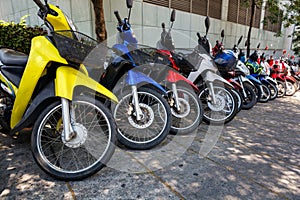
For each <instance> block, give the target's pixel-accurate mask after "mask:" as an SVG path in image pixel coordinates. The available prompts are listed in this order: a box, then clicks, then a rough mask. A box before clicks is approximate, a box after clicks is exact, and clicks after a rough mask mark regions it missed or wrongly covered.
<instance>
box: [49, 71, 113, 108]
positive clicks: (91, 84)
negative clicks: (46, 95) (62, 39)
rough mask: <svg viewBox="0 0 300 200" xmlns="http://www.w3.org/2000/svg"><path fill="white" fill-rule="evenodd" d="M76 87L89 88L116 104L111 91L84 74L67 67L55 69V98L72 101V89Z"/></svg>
mask: <svg viewBox="0 0 300 200" xmlns="http://www.w3.org/2000/svg"><path fill="white" fill-rule="evenodd" d="M78 86H82V87H86V88H89V89H91V90H93V91H96V92H98V93H99V94H101V95H103V96H105V97H107V98H109V99H110V100H112V101H114V102H116V103H117V102H118V99H117V97H116V96H115V95H114V94H113V93H112V92H111V91H109V90H108V89H106V88H105V87H104V86H102V85H101V84H99V83H98V82H97V81H95V80H93V79H92V78H90V77H89V76H87V75H86V74H84V73H82V72H80V71H78V70H76V69H73V68H71V67H68V66H61V67H59V68H58V69H57V71H56V79H55V95H56V96H58V97H63V98H66V99H69V100H72V99H73V92H74V89H75V88H76V87H78Z"/></svg>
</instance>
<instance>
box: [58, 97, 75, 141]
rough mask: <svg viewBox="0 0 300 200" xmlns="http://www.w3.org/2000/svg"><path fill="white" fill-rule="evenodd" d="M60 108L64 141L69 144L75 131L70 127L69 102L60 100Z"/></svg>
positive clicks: (63, 99)
mask: <svg viewBox="0 0 300 200" xmlns="http://www.w3.org/2000/svg"><path fill="white" fill-rule="evenodd" d="M61 106H62V120H63V126H64V139H65V141H66V142H69V141H70V140H71V139H72V138H73V137H74V136H75V131H74V129H73V127H72V119H71V117H70V116H71V112H70V102H69V100H68V99H65V98H61Z"/></svg>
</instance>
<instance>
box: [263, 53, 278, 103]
mask: <svg viewBox="0 0 300 200" xmlns="http://www.w3.org/2000/svg"><path fill="white" fill-rule="evenodd" d="M260 58H261V59H260V62H259V65H260V67H261V71H260V73H259V75H258V77H259V80H260V81H262V82H264V83H265V84H266V86H267V87H268V88H269V90H270V95H271V96H270V100H274V99H275V98H276V97H277V96H278V87H277V81H276V79H273V78H271V77H270V66H269V64H268V63H267V62H266V60H265V59H266V58H265V55H264V53H263V54H262V55H261V56H260Z"/></svg>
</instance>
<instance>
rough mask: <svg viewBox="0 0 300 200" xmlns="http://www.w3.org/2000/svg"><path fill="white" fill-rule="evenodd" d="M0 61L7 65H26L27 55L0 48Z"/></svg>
mask: <svg viewBox="0 0 300 200" xmlns="http://www.w3.org/2000/svg"><path fill="white" fill-rule="evenodd" d="M0 61H1V62H2V63H3V64H4V65H7V66H10V65H13V66H26V63H27V61H28V55H26V54H24V53H22V52H19V51H15V50H12V49H7V48H2V49H0Z"/></svg>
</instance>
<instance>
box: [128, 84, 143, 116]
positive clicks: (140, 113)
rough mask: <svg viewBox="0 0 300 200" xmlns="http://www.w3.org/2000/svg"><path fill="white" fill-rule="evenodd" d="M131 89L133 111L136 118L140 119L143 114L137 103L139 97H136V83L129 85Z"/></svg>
mask: <svg viewBox="0 0 300 200" xmlns="http://www.w3.org/2000/svg"><path fill="white" fill-rule="evenodd" d="M131 89H132V97H133V99H132V100H133V106H134V108H135V113H136V120H137V121H140V120H141V119H143V118H144V114H143V112H142V110H141V107H140V104H139V97H138V92H137V87H136V85H132V86H131Z"/></svg>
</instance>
